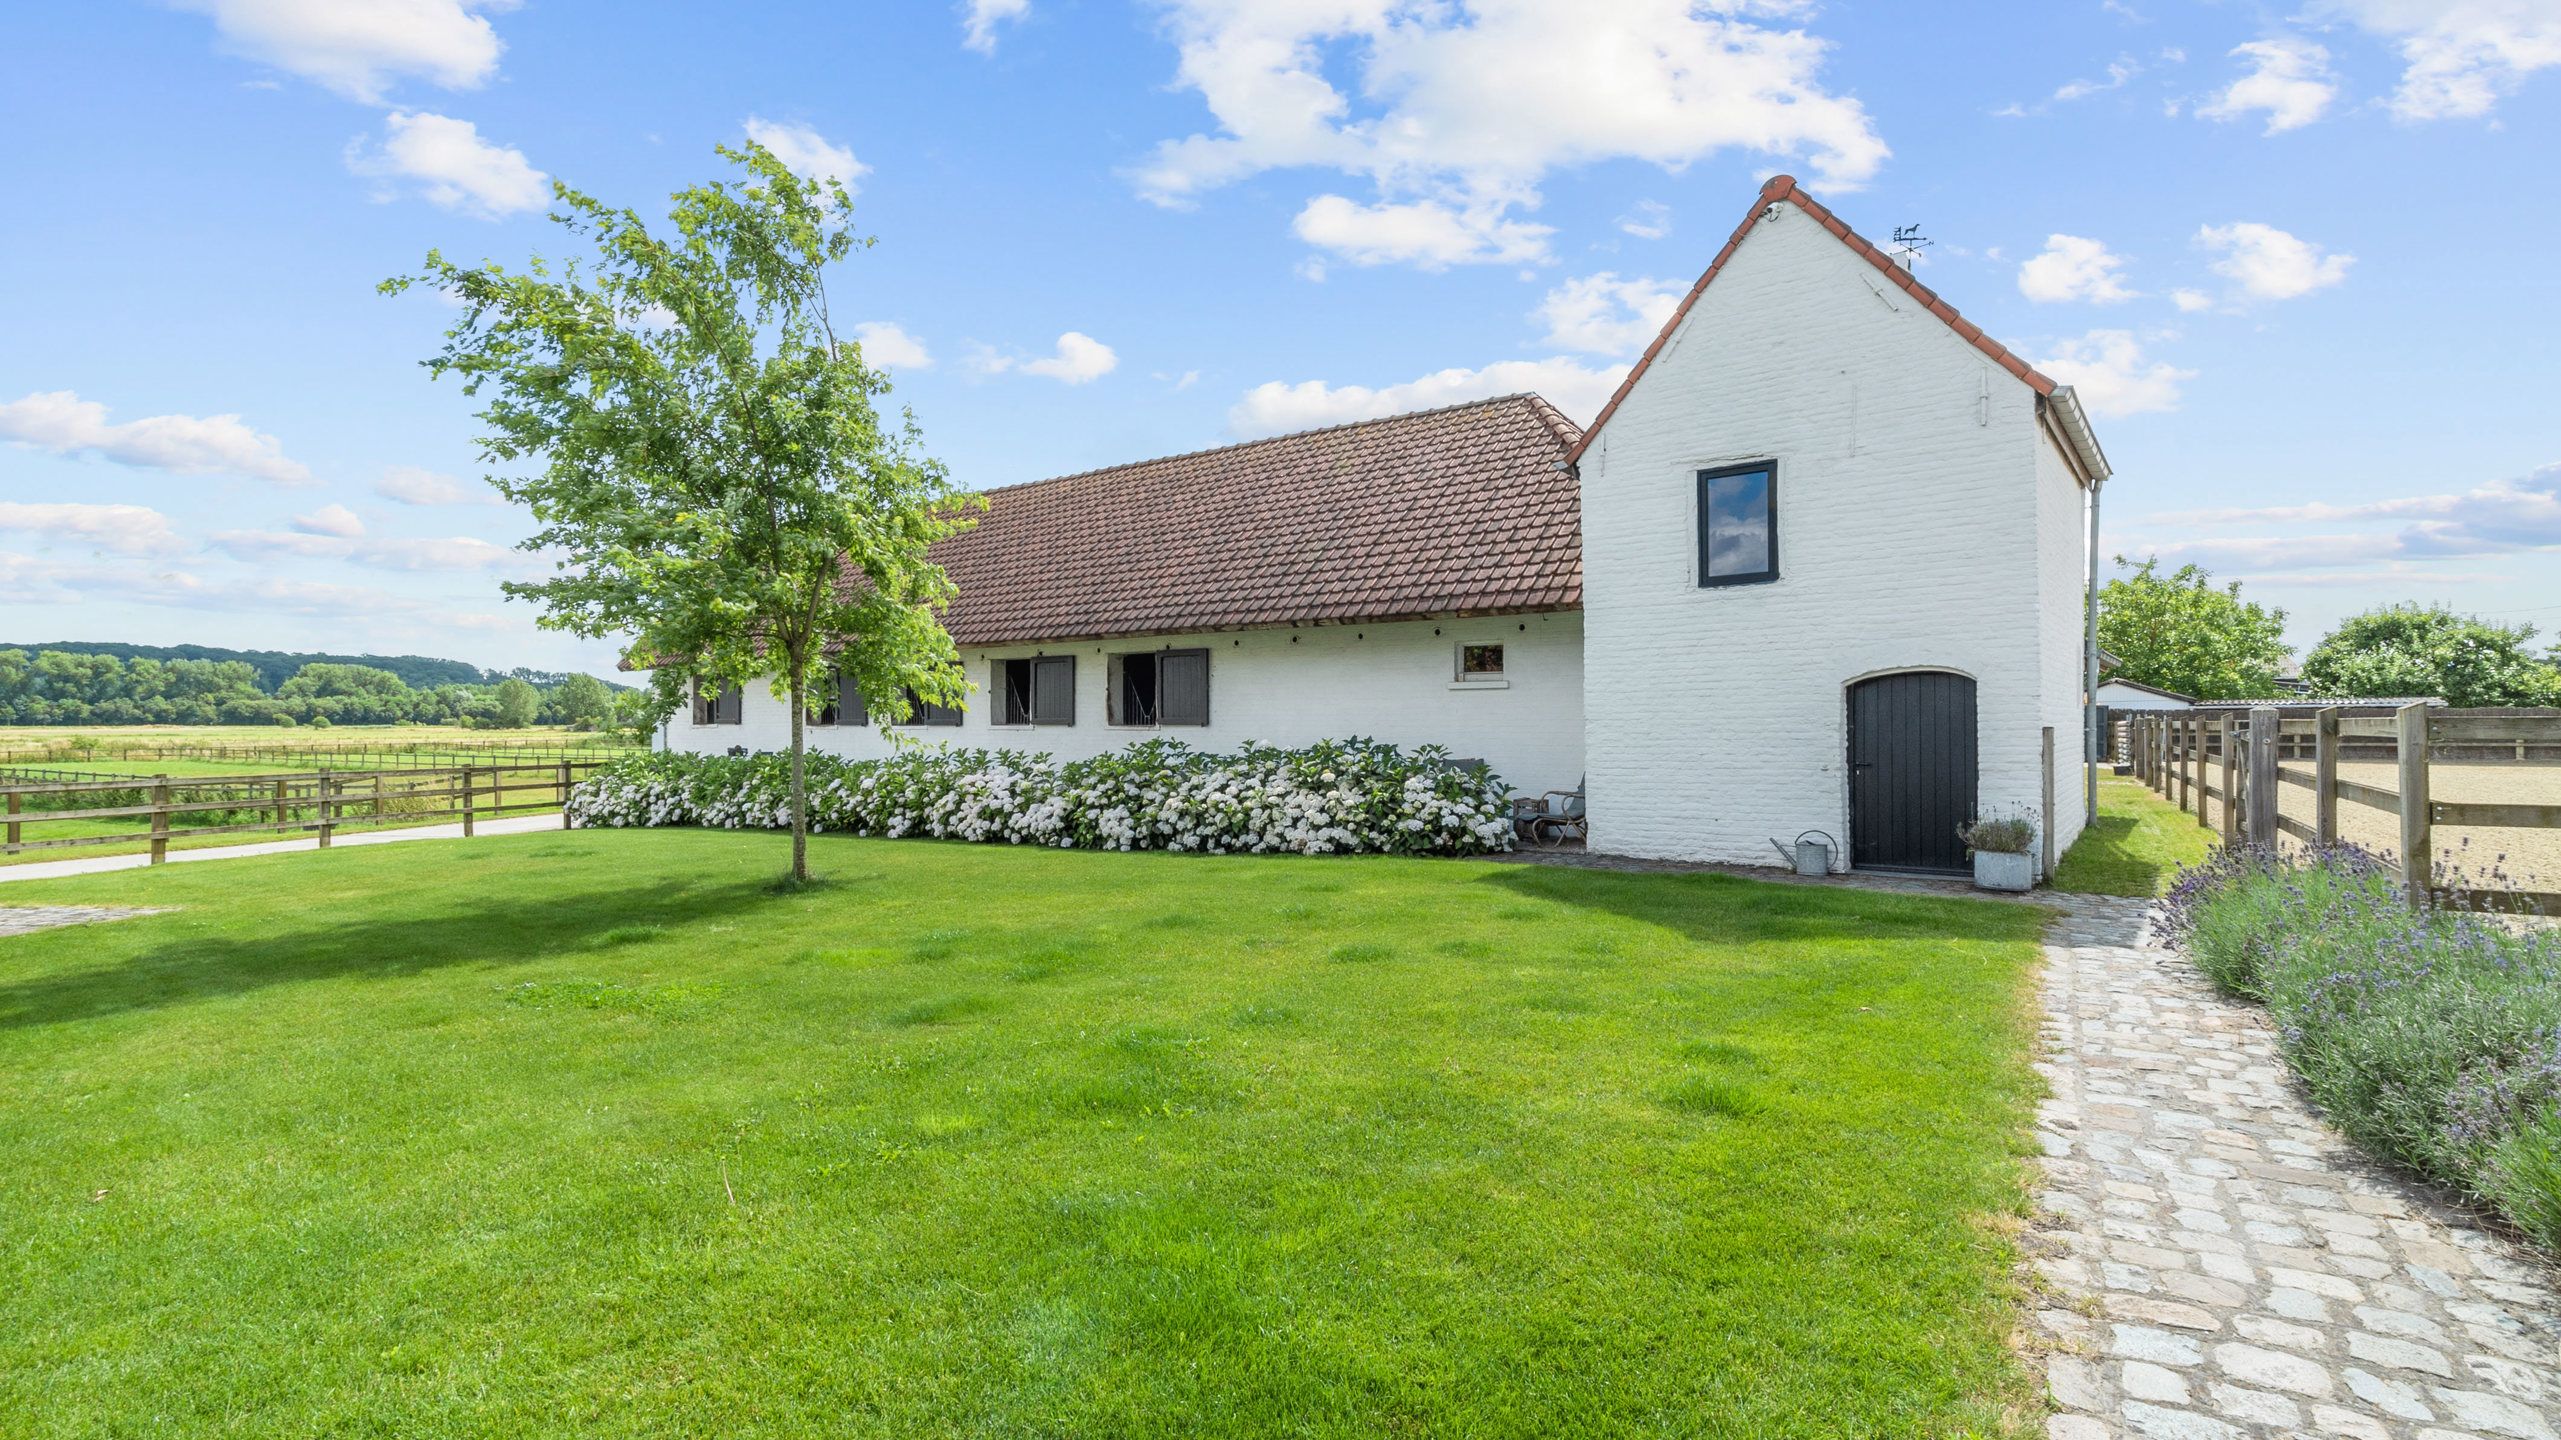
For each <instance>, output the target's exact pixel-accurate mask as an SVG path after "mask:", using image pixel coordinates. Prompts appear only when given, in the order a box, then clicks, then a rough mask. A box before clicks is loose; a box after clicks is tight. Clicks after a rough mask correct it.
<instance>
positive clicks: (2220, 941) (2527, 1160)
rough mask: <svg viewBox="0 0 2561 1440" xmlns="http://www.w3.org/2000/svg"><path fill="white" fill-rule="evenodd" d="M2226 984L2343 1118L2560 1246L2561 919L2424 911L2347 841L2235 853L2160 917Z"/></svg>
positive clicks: (2367, 1138)
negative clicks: (2525, 920)
mask: <svg viewBox="0 0 2561 1440" xmlns="http://www.w3.org/2000/svg"><path fill="white" fill-rule="evenodd" d="M2155 923H2156V926H2157V928H2158V931H2159V933H2160V935H2161V938H2163V939H2164V940H2165V941H2167V942H2168V943H2169V944H2171V945H2172V946H2174V947H2175V948H2177V949H2179V950H2181V951H2182V952H2184V953H2186V954H2187V955H2188V956H2189V957H2190V958H2192V959H2193V960H2195V962H2196V963H2197V966H2198V967H2199V968H2200V969H2202V970H2204V971H2205V973H2206V974H2207V975H2208V976H2209V977H2211V978H2212V979H2213V980H2214V982H2215V983H2216V984H2218V985H2220V986H2222V987H2223V988H2224V989H2226V990H2229V991H2232V992H2233V993H2235V994H2239V995H2244V996H2248V997H2250V998H2252V999H2255V1000H2258V1001H2261V1002H2263V1003H2264V1004H2266V1005H2267V1007H2268V1009H2269V1011H2270V1012H2271V1014H2272V1015H2273V1016H2274V1018H2275V1019H2276V1022H2277V1026H2278V1035H2279V1039H2280V1041H2281V1042H2282V1044H2283V1046H2284V1049H2285V1053H2286V1056H2287V1058H2288V1060H2290V1061H2291V1062H2292V1063H2293V1065H2294V1067H2295V1069H2296V1070H2297V1071H2298V1072H2299V1073H2300V1074H2301V1075H2302V1076H2303V1080H2304V1084H2305V1085H2306V1086H2307V1087H2308V1088H2309V1089H2310V1090H2311V1092H2312V1094H2313V1097H2314V1098H2315V1099H2316V1100H2317V1101H2319V1102H2320V1104H2321V1107H2322V1108H2323V1110H2324V1111H2326V1112H2327V1113H2328V1115H2329V1117H2330V1119H2331V1121H2332V1123H2334V1124H2336V1125H2337V1126H2338V1127H2339V1128H2340V1130H2341V1131H2343V1132H2344V1133H2346V1134H2347V1135H2348V1137H2349V1138H2350V1139H2352V1140H2354V1141H2356V1142H2357V1143H2358V1144H2359V1145H2361V1146H2363V1147H2365V1148H2366V1149H2368V1150H2371V1151H2373V1152H2375V1153H2376V1154H2379V1155H2383V1156H2386V1157H2388V1158H2390V1159H2393V1160H2397V1161H2399V1162H2401V1163H2403V1164H2406V1165H2408V1166H2410V1167H2412V1168H2413V1169H2416V1170H2419V1171H2421V1172H2423V1173H2425V1174H2427V1175H2430V1176H2433V1177H2435V1178H2437V1179H2439V1180H2443V1181H2446V1182H2448V1183H2450V1184H2453V1185H2456V1186H2458V1187H2460V1188H2462V1189H2463V1190H2465V1191H2467V1192H2468V1193H2470V1194H2472V1195H2473V1196H2475V1197H2477V1198H2479V1199H2481V1200H2483V1201H2485V1202H2487V1203H2489V1204H2491V1205H2493V1206H2495V1207H2497V1208H2498V1209H2500V1210H2502V1211H2504V1212H2505V1213H2506V1214H2507V1215H2508V1216H2509V1217H2510V1218H2511V1219H2513V1220H2515V1221H2516V1223H2517V1224H2518V1225H2519V1226H2520V1227H2522V1228H2523V1229H2525V1230H2526V1231H2527V1232H2528V1233H2530V1234H2533V1235H2534V1236H2536V1237H2537V1238H2538V1239H2539V1240H2541V1241H2542V1242H2543V1243H2544V1244H2546V1245H2549V1246H2553V1247H2555V1248H2557V1249H2561V930H2556V929H2553V928H2549V927H2541V926H2532V925H2513V924H2510V923H2507V922H2503V921H2500V920H2497V919H2493V918H2491V917H2488V916H2483V915H2473V914H2464V913H2458V912H2455V911H2449V910H2442V909H2424V910H2414V909H2412V908H2411V907H2410V906H2409V905H2408V904H2407V903H2406V902H2405V901H2404V900H2403V898H2402V895H2401V891H2400V886H2399V883H2398V881H2397V879H2396V877H2395V875H2394V873H2393V871H2392V869H2391V868H2390V867H2388V866H2386V865H2385V864H2384V863H2383V862H2382V861H2381V860H2379V859H2377V858H2376V857H2375V856H2374V855H2372V854H2370V853H2368V852H2366V851H2363V850H2360V849H2358V848H2356V847H2355V846H2352V845H2342V846H2338V847H2336V848H2332V849H2326V850H2319V851H2313V852H2309V853H2304V854H2300V855H2290V856H2287V855H2271V854H2268V853H2266V852H2264V851H2253V850H2246V849H2232V850H2226V851H2223V852H2221V853H2219V854H2218V855H2217V856H2216V857H2215V858H2214V859H2213V860H2211V861H2209V862H2208V863H2206V864H2204V865H2201V866H2198V867H2196V868H2194V869H2191V870H2189V871H2187V872H2186V873H2185V874H2183V875H2182V876H2181V877H2180V878H2179V880H2178V882H2177V884H2176V885H2175V886H2173V887H2172V889H2171V892H2170V896H2169V899H2168V900H2167V902H2166V903H2165V904H2164V905H2163V907H2162V910H2161V912H2160V915H2159V918H2158V919H2157V920H2156V922H2155Z"/></svg>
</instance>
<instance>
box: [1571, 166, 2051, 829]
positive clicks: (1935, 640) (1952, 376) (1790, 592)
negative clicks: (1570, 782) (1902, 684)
mask: <svg viewBox="0 0 2561 1440" xmlns="http://www.w3.org/2000/svg"><path fill="white" fill-rule="evenodd" d="M2035 407H2036V396H2035V393H2034V392H2033V391H2032V390H2031V389H2030V388H2029V387H2028V386H2027V385H2025V384H2023V383H2021V382H2020V381H2019V380H2018V379H2017V378H2016V377H2015V376H2013V375H2011V374H2009V373H2008V372H2007V371H2005V370H2003V369H2002V368H2001V367H2000V366H1999V365H1998V364H1997V363H1995V362H1994V361H1993V360H1992V359H1991V358H1990V357H1988V356H1986V355H1985V354H1984V353H1983V352H1982V351H1980V350H1978V349H1977V348H1975V347H1974V346H1973V345H1971V344H1969V343H1967V342H1966V341H1965V340H1964V339H1963V338H1961V337H1960V336H1958V335H1957V334H1956V333H1955V332H1953V331H1952V330H1950V329H1949V328H1948V326H1947V325H1946V324H1945V323H1944V322H1943V321H1941V320H1940V319H1938V318H1937V317H1935V316H1933V315H1931V314H1929V313H1928V312H1927V311H1926V310H1924V309H1923V308H1922V307H1921V306H1920V305H1919V304H1917V303H1916V302H1915V301H1914V300H1913V299H1912V298H1911V297H1910V296H1909V295H1908V294H1905V293H1902V292H1900V291H1898V290H1896V289H1895V287H1893V286H1892V285H1891V283H1890V282H1889V281H1887V280H1886V278H1885V277H1883V276H1880V275H1878V274H1876V273H1875V270H1874V267H1872V266H1871V265H1869V264H1868V262H1867V261H1866V260H1864V259H1863V258H1861V257H1859V256H1858V255H1856V254H1854V253H1853V252H1851V251H1850V250H1849V249H1848V248H1847V247H1846V246H1844V245H1842V244H1841V243H1840V242H1839V241H1838V240H1836V239H1834V238H1833V237H1832V236H1831V235H1830V234H1828V233H1827V232H1826V231H1824V230H1823V229H1822V228H1821V226H1820V225H1819V224H1818V223H1817V222H1816V221H1814V220H1813V219H1812V218H1810V217H1809V216H1807V215H1806V214H1805V213H1804V212H1802V211H1801V210H1799V209H1797V208H1796V207H1793V206H1786V205H1781V206H1778V207H1777V218H1776V219H1775V220H1762V221H1758V222H1756V223H1755V224H1754V225H1753V227H1752V229H1751V230H1750V231H1749V232H1748V233H1747V234H1746V236H1745V238H1744V239H1743V241H1742V243H1741V244H1740V246H1739V247H1738V248H1737V249H1736V250H1735V252H1734V254H1733V255H1732V257H1731V258H1730V259H1729V260H1728V261H1727V262H1726V267H1725V269H1724V270H1723V271H1722V272H1720V273H1719V275H1718V276H1717V278H1716V280H1715V282H1714V283H1713V284H1711V285H1709V286H1708V288H1707V289H1706V290H1705V291H1704V292H1703V293H1702V294H1701V295H1700V297H1699V300H1698V303H1697V304H1696V305H1695V306H1694V307H1693V308H1692V310H1691V312H1690V315H1689V317H1688V319H1687V320H1686V321H1685V323H1684V324H1683V326H1682V328H1681V330H1680V331H1679V332H1678V333H1676V334H1675V335H1674V336H1673V337H1672V338H1671V340H1670V341H1669V343H1667V344H1666V345H1665V346H1664V348H1663V351H1662V353H1661V354H1660V355H1658V356H1657V358H1656V360H1655V362H1654V364H1653V366H1652V368H1651V369H1650V370H1649V371H1648V372H1647V373H1646V374H1645V376H1644V377H1643V378H1642V379H1641V380H1640V382H1639V383H1638V384H1637V386H1636V387H1635V388H1634V389H1633V390H1631V391H1630V392H1629V394H1628V395H1627V397H1626V398H1625V400H1624V401H1623V402H1622V404H1621V405H1620V407H1619V410H1618V412H1617V413H1616V415H1615V416H1613V417H1612V418H1611V420H1610V422H1609V424H1608V425H1607V426H1606V427H1605V428H1604V429H1602V430H1601V432H1600V433H1599V435H1598V437H1597V439H1596V440H1595V441H1594V442H1593V443H1592V445H1591V446H1590V448H1589V449H1588V450H1587V451H1586V452H1585V454H1584V457H1583V460H1582V464H1581V472H1582V483H1583V536H1584V557H1585V564H1584V635H1585V641H1584V643H1585V654H1584V686H1585V699H1584V713H1585V716H1586V726H1587V735H1588V742H1587V749H1588V755H1589V764H1590V767H1591V812H1592V815H1593V827H1594V828H1593V844H1594V847H1595V848H1596V849H1601V850H1606V851H1611V852H1615V853H1620V854H1628V855H1639V856H1650V857H1660V858H1676V859H1694V860H1712V861H1726V862H1737V863H1747V864H1755V863H1756V864H1775V863H1777V862H1778V857H1777V855H1776V854H1775V853H1774V852H1773V851H1772V849H1771V846H1770V841H1771V840H1772V839H1773V838H1776V839H1778V840H1781V841H1787V840H1792V839H1793V838H1794V837H1795V836H1796V835H1797V833H1798V832H1800V831H1804V830H1822V831H1825V832H1828V833H1830V834H1831V835H1832V836H1834V837H1835V838H1836V839H1837V840H1839V841H1840V842H1841V853H1842V854H1843V856H1844V857H1846V854H1847V851H1848V845H1849V841H1850V836H1849V833H1848V828H1849V814H1848V811H1849V796H1848V779H1847V776H1848V767H1847V757H1846V745H1847V699H1848V686H1849V684H1850V683H1851V682H1852V681H1854V680H1857V679H1860V678H1862V677H1865V676H1868V675H1873V674H1880V673H1884V672H1888V671H1893V670H1903V669H1921V668H1930V669H1949V670H1956V671H1959V672H1962V673H1965V674H1968V675H1971V676H1972V677H1974V679H1975V681H1976V686H1977V694H1976V699H1977V720H1978V730H1979V733H1978V746H1979V750H1980V777H1981V787H1980V795H1979V805H1980V807H1981V808H1982V809H1984V810H2003V809H2007V808H2009V807H2011V806H2014V805H2015V806H2019V807H2022V808H2026V809H2029V810H2031V811H2033V810H2035V809H2036V808H2037V807H2038V806H2039V805H2040V803H2041V801H2042V791H2043V772H2042V762H2041V754H2040V741H2041V734H2040V732H2041V729H2042V727H2043V726H2045V725H2047V724H2053V725H2056V726H2057V727H2058V734H2057V737H2056V746H2057V765H2056V771H2057V774H2056V790H2057V792H2058V800H2059V799H2060V797H2061V794H2062V792H2065V791H2067V790H2069V791H2074V792H2077V786H2078V780H2079V771H2078V769H2077V768H2076V766H2077V759H2078V755H2079V746H2078V743H2077V740H2076V738H2075V737H2076V734H2077V732H2076V730H2075V729H2074V728H2073V727H2074V726H2075V725H2077V710H2074V709H2072V708H2071V707H2072V706H2073V704H2074V701H2073V699H2072V694H2071V689H2072V681H2073V680H2076V679H2077V672H2074V674H2073V676H2072V677H2071V679H2068V680H2067V681H2066V683H2065V685H2064V688H2063V690H2062V692H2061V693H2060V694H2059V695H2057V694H2056V693H2054V692H2053V686H2054V685H2055V683H2056V680H2057V677H2060V676H2063V675H2064V668H2063V667H2064V666H2065V664H2066V663H2067V662H2066V661H2065V660H2064V659H2062V658H2059V657H2058V656H2057V655H2056V654H2055V653H2054V649H2053V647H2054V646H2055V645H2056V644H2057V643H2059V637H2060V636H2062V634H2063V633H2064V632H2065V631H2066V630H2074V629H2076V628H2077V625H2078V619H2079V608H2078V602H2077V600H2075V601H2073V602H2071V604H2070V608H2069V614H2068V616H2061V615H2059V614H2058V613H2056V612H2055V610H2054V605H2055V596H2056V595H2057V594H2058V593H2059V589H2058V587H2059V586H2060V584H2061V580H2060V577H2061V576H2062V575H2063V574H2064V573H2065V571H2067V570H2070V569H2072V568H2073V567H2076V566H2077V563H2078V555H2079V543H2078V541H2077V540H2074V541H2072V542H2071V553H2070V555H2069V556H2068V557H2062V558H2057V559H2049V558H2048V557H2047V556H2046V554H2045V553H2044V552H2045V551H2047V550H2049V549H2052V548H2053V547H2055V546H2057V545H2058V544H2060V543H2061V542H2060V540H2059V537H2060V535H2061V532H2062V529H2063V524H2062V510H2063V509H2064V508H2065V505H2066V502H2065V501H2064V500H2063V498H2062V497H2061V496H2060V495H2059V494H2058V495H2057V496H2056V497H2055V498H2054V501H2053V503H2052V504H2051V505H2049V504H2048V503H2047V502H2046V501H2045V500H2043V499H2042V498H2041V497H2040V493H2039V492H2040V476H2039V468H2040V467H2039V458H2038V451H2039V447H2040V445H2041V444H2042V443H2043V441H2042V439H2041V434H2040V427H2039V425H2038V423H2037V418H2036V408H2035ZM1769 458H1774V459H1776V460H1777V462H1778V467H1779V500H1778V533H1779V552H1780V556H1779V566H1780V572H1781V578H1780V579H1779V580H1778V581H1777V582H1776V583H1773V584H1768V585H1752V586H1735V587H1722V588H1717V589H1703V588H1700V587H1699V586H1698V585H1697V584H1696V583H1695V579H1694V570H1695V565H1696V559H1695V556H1696V528H1695V527H1696V515H1695V509H1696V506H1695V503H1694V495H1695V478H1694V477H1695V474H1696V472H1697V471H1698V470H1699V469H1701V468H1705V467H1708V466H1714V465H1720V464H1731V463H1737V462H1742V461H1751V460H1759V459H1769ZM2066 483H2069V477H2068V475H2067V476H2066ZM2058 554H2059V552H2058ZM2072 648H2073V649H2074V650H2077V645H2075V646H2073V647H2072ZM2070 663H2076V662H2070ZM2058 808H2059V807H2058ZM2061 818H2063V817H2060V816H2058V819H2061ZM2057 829H2058V837H2057V838H2058V849H2059V847H2060V844H2061V843H2065V842H2067V841H2068V836H2069V834H2071V833H2076V832H2077V829H2078V824H2077V819H2076V818H2075V819H2072V820H2070V821H2069V822H2068V823H2066V824H2063V825H2058V827H2057Z"/></svg>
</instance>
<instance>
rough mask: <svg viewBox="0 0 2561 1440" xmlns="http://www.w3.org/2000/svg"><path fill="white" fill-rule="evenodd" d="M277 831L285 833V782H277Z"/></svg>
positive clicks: (280, 833)
mask: <svg viewBox="0 0 2561 1440" xmlns="http://www.w3.org/2000/svg"><path fill="white" fill-rule="evenodd" d="M276 833H277V834H279V835H282V834H283V833H285V782H283V781H282V780H278V781H277V782H276Z"/></svg>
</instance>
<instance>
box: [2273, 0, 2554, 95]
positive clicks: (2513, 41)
mask: <svg viewBox="0 0 2561 1440" xmlns="http://www.w3.org/2000/svg"><path fill="white" fill-rule="evenodd" d="M2320 12H2321V13H2323V14H2327V15H2335V16H2339V17H2342V18H2345V19H2347V20H2349V21H2351V22H2353V23H2354V24H2356V25H2357V26H2359V27H2360V28H2362V29H2364V30H2366V31H2367V32H2369V33H2371V34H2373V35H2375V36H2377V37H2379V38H2381V39H2384V40H2387V41H2390V42H2391V43H2392V44H2393V46H2394V48H2396V49H2398V50H2399V51H2400V52H2401V59H2402V61H2403V65H2404V68H2403V69H2402V72H2401V83H2400V85H2399V87H2398V88H2396V89H2395V90H2394V91H2393V92H2392V100H2391V108H2392V113H2393V114H2394V115H2396V116H2398V117H2400V118H2401V119H2403V120H2445V119H2452V118H2458V117H2463V116H2473V115H2486V114H2488V113H2490V111H2491V109H2492V108H2494V107H2495V106H2496V105H2497V104H2498V102H2499V100H2500V98H2501V97H2502V96H2505V95H2508V94H2510V93H2512V92H2514V91H2515V90H2516V88H2517V87H2518V86H2519V85H2521V84H2523V83H2524V82H2525V78H2526V77H2527V76H2528V75H2531V74H2533V73H2534V72H2535V71H2537V70H2543V69H2548V68H2550V67H2552V66H2555V65H2561V5H2555V4H2554V3H2553V0H2329V3H2327V4H2324V5H2322V6H2321V7H2320Z"/></svg>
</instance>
